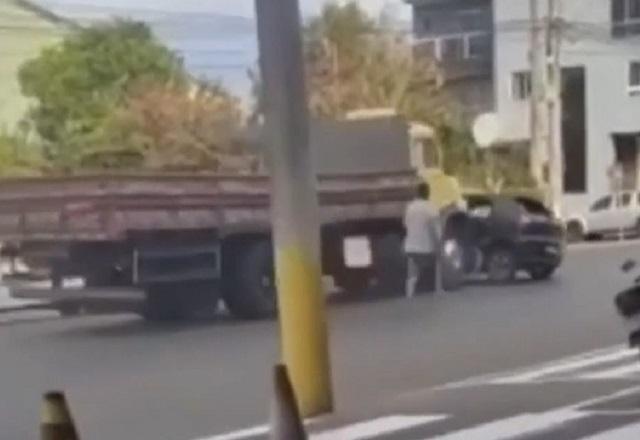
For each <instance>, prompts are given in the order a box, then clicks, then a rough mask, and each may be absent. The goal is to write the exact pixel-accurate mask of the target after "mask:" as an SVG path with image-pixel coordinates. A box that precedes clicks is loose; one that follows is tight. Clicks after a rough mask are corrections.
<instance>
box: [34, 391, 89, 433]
mask: <svg viewBox="0 0 640 440" xmlns="http://www.w3.org/2000/svg"><path fill="white" fill-rule="evenodd" d="M40 439H41V440H79V439H80V437H79V436H78V432H77V431H76V427H75V425H74V423H73V418H72V417H71V411H69V406H68V405H67V399H66V398H65V396H64V393H62V392H60V391H51V392H48V393H46V394H45V395H44V402H43V406H42V415H41V420H40Z"/></svg>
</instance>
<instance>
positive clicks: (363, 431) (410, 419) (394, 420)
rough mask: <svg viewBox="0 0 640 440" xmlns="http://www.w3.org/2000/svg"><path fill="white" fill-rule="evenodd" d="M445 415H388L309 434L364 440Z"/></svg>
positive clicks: (324, 439) (320, 439)
mask: <svg viewBox="0 0 640 440" xmlns="http://www.w3.org/2000/svg"><path fill="white" fill-rule="evenodd" d="M446 418H447V416H445V415H428V416H389V417H380V418H378V419H373V420H368V421H365V422H360V423H354V424H353V425H347V426H345V427H342V428H338V429H334V430H330V431H324V432H320V433H318V434H311V437H310V438H311V439H312V440H365V439H370V438H374V437H378V436H381V435H390V434H393V433H395V432H399V431H405V430H407V429H412V428H417V427H420V426H425V425H428V424H429V423H434V422H439V421H441V420H444V419H446Z"/></svg>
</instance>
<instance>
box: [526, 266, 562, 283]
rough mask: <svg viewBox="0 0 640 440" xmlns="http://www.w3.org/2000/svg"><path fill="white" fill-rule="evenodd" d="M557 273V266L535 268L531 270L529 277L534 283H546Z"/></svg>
mask: <svg viewBox="0 0 640 440" xmlns="http://www.w3.org/2000/svg"><path fill="white" fill-rule="evenodd" d="M555 271H556V267H555V266H544V265H543V266H533V267H531V268H529V271H528V272H529V276H530V277H531V279H532V280H534V281H544V280H548V279H549V278H551V276H552V275H553V273H554V272H555Z"/></svg>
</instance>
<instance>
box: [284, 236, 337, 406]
mask: <svg viewBox="0 0 640 440" xmlns="http://www.w3.org/2000/svg"><path fill="white" fill-rule="evenodd" d="M316 260H317V259H316V258H314V257H313V256H312V255H311V253H310V252H305V250H304V249H303V248H302V247H301V246H300V247H299V246H290V247H287V248H280V249H276V276H277V283H278V302H279V310H280V331H281V333H282V335H281V341H282V356H283V361H284V363H285V365H286V366H287V368H288V369H289V374H290V377H291V382H292V384H293V388H294V390H295V393H296V399H297V401H298V406H299V408H300V412H301V414H302V416H303V417H311V416H316V415H319V414H324V413H327V412H331V411H332V409H333V399H332V392H331V373H330V371H329V370H330V367H329V347H328V336H327V321H326V311H325V295H324V292H323V289H322V275H321V274H322V272H321V269H320V265H319V263H318V262H316Z"/></svg>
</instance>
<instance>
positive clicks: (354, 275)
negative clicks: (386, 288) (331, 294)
mask: <svg viewBox="0 0 640 440" xmlns="http://www.w3.org/2000/svg"><path fill="white" fill-rule="evenodd" d="M370 280H371V273H370V270H368V269H343V270H342V271H341V272H340V273H339V274H336V275H335V283H336V285H337V286H338V287H340V288H341V289H343V290H345V291H346V292H347V293H349V294H355V295H360V294H363V293H366V290H367V288H368V287H369V284H370Z"/></svg>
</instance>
